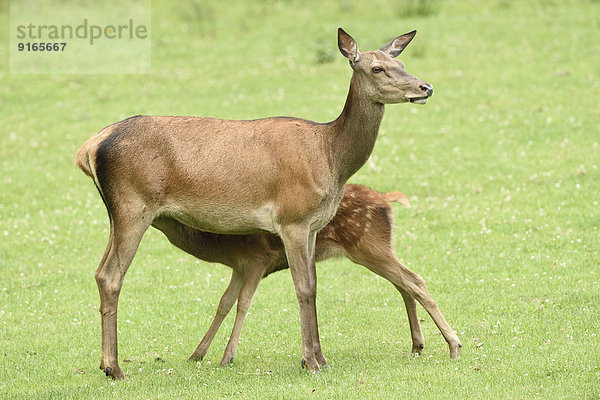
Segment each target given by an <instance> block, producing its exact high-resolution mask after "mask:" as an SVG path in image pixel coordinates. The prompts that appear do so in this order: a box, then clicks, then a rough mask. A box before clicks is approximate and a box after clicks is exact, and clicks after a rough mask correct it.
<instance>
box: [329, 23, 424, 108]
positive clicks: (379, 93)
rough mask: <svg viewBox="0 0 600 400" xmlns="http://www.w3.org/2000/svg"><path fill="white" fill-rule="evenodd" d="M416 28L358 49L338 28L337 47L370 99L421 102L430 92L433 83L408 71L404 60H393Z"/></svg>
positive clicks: (409, 39) (384, 101) (413, 34)
mask: <svg viewBox="0 0 600 400" xmlns="http://www.w3.org/2000/svg"><path fill="white" fill-rule="evenodd" d="M416 33H417V31H412V32H409V33H406V34H404V35H401V36H398V37H397V38H395V39H392V40H390V41H389V42H388V43H386V44H384V45H383V47H381V48H380V49H379V50H371V51H366V52H364V53H361V52H360V51H359V50H358V45H357V44H356V42H355V41H354V39H352V36H350V35H348V34H347V33H346V32H344V30H343V29H342V28H339V29H338V47H339V49H340V52H341V53H342V54H343V55H344V57H346V58H347V59H348V60H350V66H351V67H352V69H353V70H354V78H355V79H356V82H357V84H358V85H360V87H361V90H363V91H365V93H366V95H367V96H368V97H369V98H370V99H371V100H372V101H374V102H377V103H382V104H392V103H405V102H408V101H410V102H411V103H417V104H425V103H426V102H427V99H428V98H429V97H430V96H431V95H433V86H431V85H430V84H429V83H427V82H425V81H422V80H420V79H419V78H417V77H415V76H413V75H411V74H409V73H408V72H406V70H405V69H404V64H402V63H401V62H400V61H398V60H394V58H395V57H397V56H398V55H399V54H400V53H402V51H403V50H404V48H405V47H406V46H407V45H408V44H409V43H410V41H411V40H412V38H413V37H415V35H416Z"/></svg>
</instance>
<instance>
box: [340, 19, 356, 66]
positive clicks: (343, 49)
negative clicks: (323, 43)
mask: <svg viewBox="0 0 600 400" xmlns="http://www.w3.org/2000/svg"><path fill="white" fill-rule="evenodd" d="M338 48H339V49H340V53H342V55H343V56H344V57H346V58H347V59H348V60H350V62H351V63H353V64H354V63H356V62H357V61H358V59H359V58H360V51H358V45H357V44H356V42H355V41H354V39H352V36H350V35H348V34H347V33H346V32H345V31H344V30H343V29H342V28H338Z"/></svg>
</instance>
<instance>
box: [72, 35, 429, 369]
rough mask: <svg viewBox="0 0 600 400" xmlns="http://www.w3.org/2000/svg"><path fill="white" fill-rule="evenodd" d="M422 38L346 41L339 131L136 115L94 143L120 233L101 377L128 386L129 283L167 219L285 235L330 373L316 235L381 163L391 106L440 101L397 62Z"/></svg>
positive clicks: (313, 356) (104, 302)
mask: <svg viewBox="0 0 600 400" xmlns="http://www.w3.org/2000/svg"><path fill="white" fill-rule="evenodd" d="M413 37H414V32H411V33H409V34H406V35H402V36H399V37H398V38H396V39H394V40H393V41H391V42H389V43H387V44H386V45H385V46H384V47H383V48H382V49H381V50H375V51H370V52H364V53H361V52H359V51H358V46H357V45H356V42H355V41H354V39H352V38H351V37H350V36H349V35H348V34H346V33H345V32H344V31H343V30H341V29H340V30H339V32H338V43H339V46H338V47H339V49H340V51H341V52H342V54H344V55H345V56H346V57H347V58H348V59H349V60H350V62H351V67H352V69H353V75H352V79H351V82H350V89H349V92H348V97H347V99H346V104H345V106H344V109H343V111H342V113H341V114H340V116H339V117H338V118H337V119H336V120H334V121H332V122H330V123H327V124H319V123H315V122H311V121H307V120H303V119H298V118H290V117H279V118H266V119H259V120H251V121H231V120H223V119H214V118H200V117H180V116H158V117H154V116H136V117H131V118H128V119H126V120H123V121H121V122H117V123H115V124H113V125H110V126H108V127H106V128H104V129H103V130H101V131H100V132H99V133H97V134H96V135H94V136H92V137H91V138H90V139H89V140H88V141H87V142H86V143H84V144H83V146H82V147H81V149H80V150H79V152H78V154H77V164H78V165H79V166H80V168H81V169H82V170H83V171H84V173H85V174H86V175H88V176H90V177H91V178H92V179H93V180H94V183H95V184H96V186H97V188H98V191H99V192H100V194H101V196H102V199H103V200H104V202H105V204H106V208H107V210H108V214H109V219H110V226H111V228H110V237H109V240H108V245H107V247H106V251H105V253H104V255H103V257H102V260H101V262H100V265H99V267H98V269H97V271H96V282H97V284H98V291H99V294H100V313H101V316H102V353H101V359H100V367H101V369H102V370H104V371H105V372H106V374H107V375H109V376H111V377H113V378H115V379H121V378H123V372H122V371H121V369H120V367H119V365H118V352H117V307H118V299H119V294H120V291H121V287H122V284H123V279H124V277H125V274H126V272H127V269H128V268H129V265H130V264H131V260H132V259H133V257H134V255H135V253H136V251H137V248H138V245H139V243H140V240H141V238H142V236H143V234H144V232H145V231H146V230H147V229H148V227H150V225H152V224H153V223H154V224H157V221H165V220H166V221H168V220H174V221H177V222H178V223H181V224H183V225H187V226H189V227H191V228H193V229H196V230H199V231H206V232H213V233H220V234H254V233H258V232H265V231H266V232H270V233H272V234H275V235H277V236H279V237H280V238H281V239H282V241H283V243H284V247H285V252H286V257H287V260H288V262H289V266H290V270H291V274H292V279H293V281H294V287H295V290H296V295H297V298H298V302H299V306H300V321H301V333H302V357H303V360H304V363H305V365H306V367H307V369H309V370H318V369H319V368H320V367H321V366H323V365H325V364H326V360H325V357H324V356H323V353H322V351H321V345H320V340H319V332H318V324H317V314H316V271H315V265H314V263H315V248H314V247H315V240H316V234H317V231H318V230H319V229H321V228H322V227H324V226H325V225H326V224H327V222H329V220H330V219H331V218H332V217H333V216H334V215H335V212H336V210H337V206H338V203H339V201H340V199H341V197H342V194H343V190H344V184H345V183H346V181H347V180H348V178H349V177H350V176H351V175H352V174H354V173H355V172H356V171H357V170H358V169H359V168H360V167H361V166H362V165H363V164H364V163H365V162H366V160H367V159H368V157H369V155H370V154H371V152H372V150H373V146H374V144H375V139H376V137H377V133H378V130H379V125H380V123H381V119H382V117H383V111H384V104H388V103H401V102H407V101H418V102H421V103H423V102H425V101H426V99H427V98H428V97H429V96H430V95H431V94H432V93H433V91H432V88H431V85H429V84H428V83H426V82H424V81H421V80H420V79H418V78H415V77H414V76H412V75H410V74H409V73H408V72H406V71H405V70H404V67H403V65H402V64H401V63H399V62H398V61H396V60H394V59H393V58H392V57H391V56H394V57H395V56H397V55H398V54H400V52H401V51H402V50H403V49H404V47H405V46H406V45H407V44H408V43H409V42H410V40H412V38H413ZM375 67H377V68H379V70H375V69H374V68H375ZM348 235H350V233H348ZM353 237H354V236H352V237H350V239H351V238H353ZM257 279H260V277H258V278H257ZM239 284H240V285H241V281H240V282H239Z"/></svg>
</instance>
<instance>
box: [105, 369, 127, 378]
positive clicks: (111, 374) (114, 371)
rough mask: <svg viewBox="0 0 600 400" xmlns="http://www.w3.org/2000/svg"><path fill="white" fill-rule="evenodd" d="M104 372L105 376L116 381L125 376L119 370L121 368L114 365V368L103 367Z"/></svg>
mask: <svg viewBox="0 0 600 400" xmlns="http://www.w3.org/2000/svg"><path fill="white" fill-rule="evenodd" d="M104 373H105V374H106V376H108V377H111V378H112V379H114V380H117V381H120V380H122V379H123V378H125V375H124V374H123V371H121V368H119V367H115V368H111V367H106V368H105V369H104Z"/></svg>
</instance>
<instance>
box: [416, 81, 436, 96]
mask: <svg viewBox="0 0 600 400" xmlns="http://www.w3.org/2000/svg"><path fill="white" fill-rule="evenodd" d="M419 89H421V91H422V92H423V93H425V94H426V95H427V96H431V95H433V86H431V85H430V84H429V83H427V82H423V83H422V84H421V85H420V86H419Z"/></svg>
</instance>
